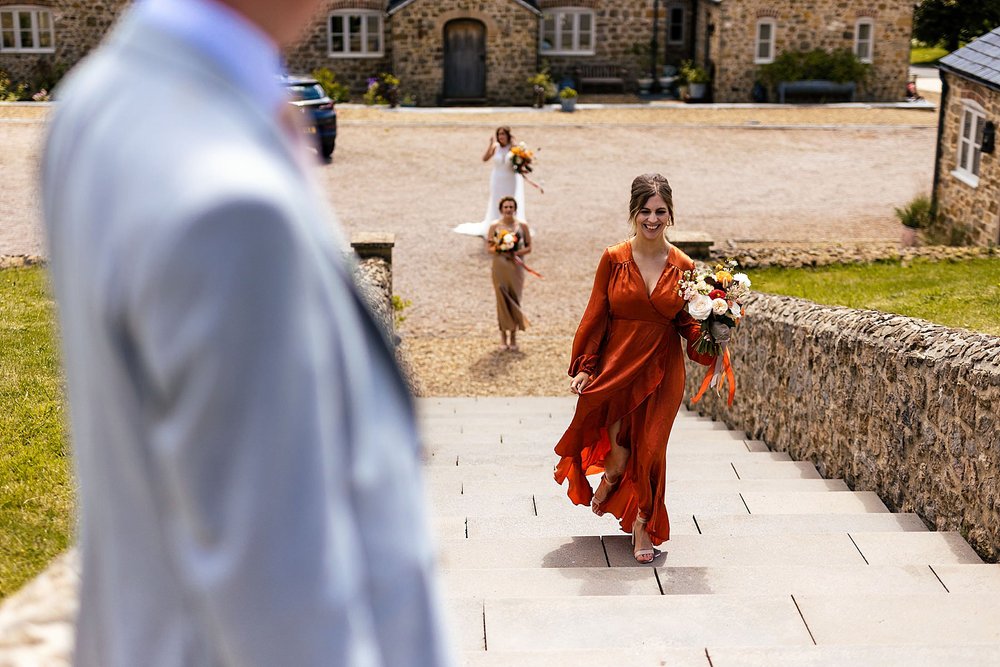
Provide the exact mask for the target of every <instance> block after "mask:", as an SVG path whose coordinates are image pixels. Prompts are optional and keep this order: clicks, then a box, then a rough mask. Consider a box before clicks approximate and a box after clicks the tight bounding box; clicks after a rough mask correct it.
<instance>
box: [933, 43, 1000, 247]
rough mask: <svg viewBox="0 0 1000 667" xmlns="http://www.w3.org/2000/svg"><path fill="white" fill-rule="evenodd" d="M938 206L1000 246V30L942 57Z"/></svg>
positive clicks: (978, 237) (975, 238) (951, 221)
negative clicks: (999, 131)
mask: <svg viewBox="0 0 1000 667" xmlns="http://www.w3.org/2000/svg"><path fill="white" fill-rule="evenodd" d="M938 67H939V71H940V74H941V117H940V125H939V126H938V144H937V160H936V163H935V165H934V208H935V210H936V211H937V213H938V215H940V216H942V217H943V219H944V220H945V222H946V223H947V224H948V225H949V226H951V227H954V226H956V225H959V226H966V227H967V228H968V229H967V231H968V232H969V234H970V236H971V239H970V240H971V241H972V242H973V243H976V244H979V245H990V244H992V245H1000V164H998V161H997V156H996V152H995V136H996V127H997V123H998V122H1000V28H998V29H996V30H994V31H993V32H990V33H987V34H985V35H983V36H982V37H980V38H979V39H977V40H975V41H973V42H971V43H969V44H968V45H966V46H965V47H963V48H961V49H959V50H958V51H955V52H954V53H951V54H949V55H947V56H945V57H944V58H942V59H941V60H940V61H939V63H938Z"/></svg>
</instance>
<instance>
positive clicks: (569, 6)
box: [0, 0, 913, 105]
mask: <svg viewBox="0 0 1000 667" xmlns="http://www.w3.org/2000/svg"><path fill="white" fill-rule="evenodd" d="M127 4H128V2H127V0H86V1H83V0H0V69H3V70H5V71H7V72H8V74H9V75H10V76H11V78H13V79H14V80H15V81H33V82H34V81H38V80H39V79H42V78H44V75H45V73H50V74H51V73H52V72H55V73H61V72H62V71H63V70H65V69H66V68H67V67H69V66H72V65H73V64H74V63H75V62H76V61H77V60H79V59H80V58H81V57H82V56H83V55H84V54H85V53H86V52H87V50H89V49H90V48H92V47H93V46H94V45H95V44H96V43H97V42H98V41H99V39H100V38H101V37H102V36H103V34H104V33H105V32H106V30H107V28H108V27H109V26H110V25H111V23H112V22H113V21H114V19H115V18H116V16H117V15H118V14H119V13H120V12H121V10H122V9H123V8H124V7H125V6H127ZM912 12H913V2H912V0H875V1H874V2H873V1H871V0H325V2H324V3H323V5H322V9H321V11H320V12H319V13H318V15H317V17H316V20H315V22H314V23H313V25H312V27H311V29H310V30H309V31H308V33H307V35H305V37H304V38H303V39H302V41H301V42H300V43H299V44H297V45H296V46H294V47H292V48H290V49H288V51H287V53H286V57H287V63H288V67H289V69H290V70H291V71H293V72H308V71H310V70H312V69H314V68H317V67H328V68H329V69H331V70H332V71H333V72H334V73H335V74H336V75H337V78H338V80H340V81H341V82H343V83H346V84H347V85H349V86H350V87H351V88H352V89H353V90H355V91H357V92H360V91H363V90H364V88H365V86H366V81H367V80H368V79H369V77H372V76H374V75H376V74H378V73H380V72H391V73H393V74H395V75H396V76H398V77H399V78H400V79H401V81H402V83H401V86H400V87H401V89H402V92H403V93H404V94H408V95H411V96H413V97H415V98H416V100H417V101H418V103H420V104H423V105H432V104H441V103H462V104H524V103H526V102H528V101H530V98H531V89H530V86H528V85H527V83H526V79H527V78H528V77H530V76H531V75H533V74H534V73H535V72H537V71H538V70H539V69H540V68H542V67H544V66H548V67H549V68H550V70H551V72H552V74H553V76H554V78H555V79H556V80H557V81H562V80H566V79H567V78H573V80H574V81H575V82H576V84H577V85H578V86H580V85H583V86H584V88H587V87H588V86H590V85H593V86H594V88H595V90H596V89H597V88H596V86H597V85H598V84H603V87H604V88H608V87H610V88H611V89H613V90H614V89H623V90H634V89H635V88H636V84H637V81H638V80H639V79H640V78H645V77H650V74H651V69H652V63H651V56H650V48H651V42H652V37H653V35H654V25H655V35H656V47H657V48H656V60H657V65H656V68H657V69H656V70H655V71H656V73H657V77H659V76H660V75H661V74H662V70H661V69H660V67H661V66H663V65H676V64H678V63H679V62H680V61H681V60H685V59H692V60H694V61H695V62H697V63H699V64H701V65H703V66H704V67H705V68H706V69H707V70H708V71H709V72H710V73H711V74H712V76H713V82H712V84H711V87H710V91H711V92H710V94H711V95H712V97H713V98H714V100H715V101H720V102H746V101H749V100H750V94H751V90H752V88H753V84H754V82H755V81H756V78H757V69H758V68H759V67H760V65H762V64H765V63H767V62H770V61H772V60H773V59H774V58H775V56H776V55H778V54H779V53H781V52H782V51H784V50H810V49H813V48H825V49H834V48H849V49H852V50H853V51H854V52H855V53H856V54H857V55H858V56H859V57H860V58H862V59H863V60H865V61H868V62H871V64H872V69H873V76H872V77H871V79H870V81H869V82H868V84H867V85H866V86H865V87H864V88H863V89H862V90H861V91H860V94H859V97H860V98H861V99H866V100H879V101H895V100H898V99H900V98H901V97H902V95H903V91H904V89H905V83H906V77H907V65H908V62H909V60H908V55H909V39H910V32H911V24H912Z"/></svg>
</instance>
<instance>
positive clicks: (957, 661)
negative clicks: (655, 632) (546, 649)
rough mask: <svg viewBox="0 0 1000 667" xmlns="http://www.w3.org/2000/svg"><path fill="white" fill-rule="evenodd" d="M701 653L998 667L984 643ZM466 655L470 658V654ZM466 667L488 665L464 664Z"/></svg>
mask: <svg viewBox="0 0 1000 667" xmlns="http://www.w3.org/2000/svg"><path fill="white" fill-rule="evenodd" d="M705 653H706V655H707V656H708V658H710V659H711V666H712V667H845V666H848V665H849V666H850V667H904V666H905V667H955V665H962V666H963V667H995V665H1000V646H997V645H988V644H987V645H975V646H970V645H961V644H955V643H950V642H949V643H947V644H943V645H938V646H905V645H899V644H896V645H891V646H870V645H869V646H806V647H804V648H798V647H795V648H792V647H778V646H775V647H768V648H757V647H745V646H741V647H734V646H709V647H708V648H707V649H706V651H705ZM469 655H470V657H471V655H472V654H469ZM480 655H487V654H486V653H483V654H480ZM466 664H467V665H489V664H491V663H488V662H483V663H480V662H468V661H467V662H466ZM528 664H531V663H528ZM555 664H557V665H558V664H559V663H555ZM566 664H567V665H568V664H569V663H566ZM632 664H636V665H638V664H655V663H632ZM668 664H672V663H668Z"/></svg>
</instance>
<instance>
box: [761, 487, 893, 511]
mask: <svg viewBox="0 0 1000 667" xmlns="http://www.w3.org/2000/svg"><path fill="white" fill-rule="evenodd" d="M742 496H743V501H744V502H745V503H746V505H747V509H748V510H749V511H750V514H860V513H865V512H869V513H883V514H885V513H889V508H888V507H886V506H885V503H883V502H882V500H881V499H880V498H879V497H878V494H875V493H872V492H871V491H848V492H845V493H823V494H816V493H798V492H795V491H747V492H745V493H743V494H742Z"/></svg>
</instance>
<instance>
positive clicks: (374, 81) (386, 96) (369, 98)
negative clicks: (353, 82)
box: [364, 72, 399, 107]
mask: <svg viewBox="0 0 1000 667" xmlns="http://www.w3.org/2000/svg"><path fill="white" fill-rule="evenodd" d="M364 101H365V104H368V105H372V104H379V105H383V104H388V105H389V106H391V107H395V106H398V105H399V78H398V77H396V76H393V75H392V74H389V73H387V72H382V73H380V74H379V75H378V76H373V77H371V78H370V79H368V88H367V89H366V90H365V94H364Z"/></svg>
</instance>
